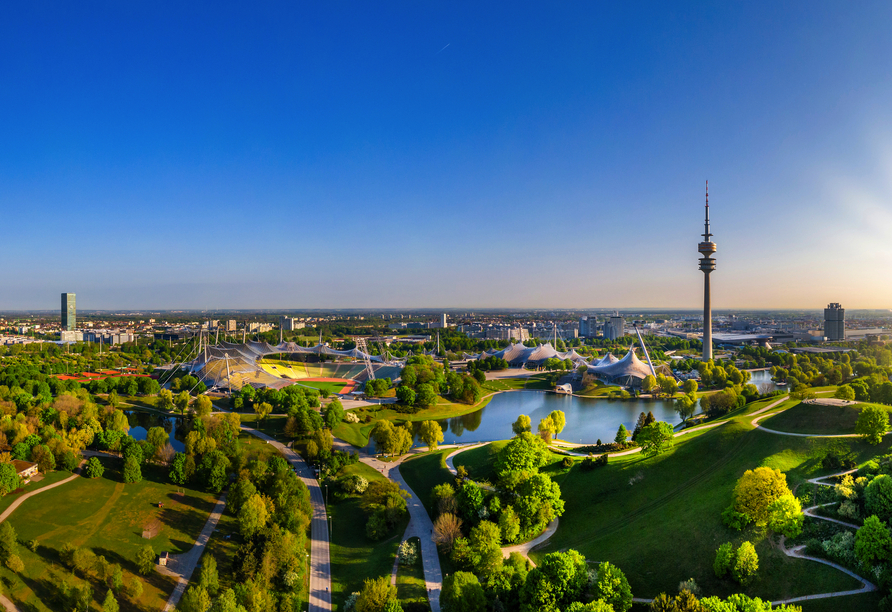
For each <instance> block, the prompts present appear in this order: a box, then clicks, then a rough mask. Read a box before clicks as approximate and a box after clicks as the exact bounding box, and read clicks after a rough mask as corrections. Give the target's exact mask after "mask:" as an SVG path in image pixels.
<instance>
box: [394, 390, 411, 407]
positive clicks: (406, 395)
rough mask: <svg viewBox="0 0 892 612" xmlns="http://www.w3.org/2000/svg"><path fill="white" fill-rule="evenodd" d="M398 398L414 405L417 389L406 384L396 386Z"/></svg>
mask: <svg viewBox="0 0 892 612" xmlns="http://www.w3.org/2000/svg"><path fill="white" fill-rule="evenodd" d="M396 399H397V400H398V401H399V403H401V404H405V405H406V406H413V405H414V404H415V390H414V389H412V388H411V387H407V386H405V385H400V386H399V387H397V388H396Z"/></svg>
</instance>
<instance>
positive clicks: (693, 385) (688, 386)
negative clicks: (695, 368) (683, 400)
mask: <svg viewBox="0 0 892 612" xmlns="http://www.w3.org/2000/svg"><path fill="white" fill-rule="evenodd" d="M697 387H698V385H697V381H696V380H694V379H693V378H689V379H687V380H686V381H684V385H683V389H684V393H685V395H693V394H695V393H697Z"/></svg>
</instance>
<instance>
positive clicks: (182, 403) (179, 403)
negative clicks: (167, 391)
mask: <svg viewBox="0 0 892 612" xmlns="http://www.w3.org/2000/svg"><path fill="white" fill-rule="evenodd" d="M189 399H190V396H189V392H188V391H180V392H179V393H177V395H176V397H174V398H173V403H174V406H176V407H177V409H178V410H179V411H180V412H181V413H182V414H186V408H188V407H189Z"/></svg>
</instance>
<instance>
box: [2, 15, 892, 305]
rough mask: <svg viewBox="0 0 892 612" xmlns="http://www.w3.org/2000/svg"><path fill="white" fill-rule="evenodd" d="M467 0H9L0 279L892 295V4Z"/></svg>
mask: <svg viewBox="0 0 892 612" xmlns="http://www.w3.org/2000/svg"><path fill="white" fill-rule="evenodd" d="M183 4H187V5H188V6H186V7H184V6H182V5H183ZM480 4H482V3H471V2H465V3H455V2H389V3H369V2H355V3H341V2H316V3H309V2H305V3H295V2H283V3H278V4H277V3H261V5H260V6H258V4H257V3H231V4H224V3H217V2H215V3H208V4H206V5H204V6H199V5H197V4H193V3H173V2H170V3H163V2H107V3H63V2H40V3H19V4H17V5H11V6H7V7H6V8H5V9H4V18H3V19H2V20H0V74H2V82H3V86H2V87H0V133H2V140H0V142H2V147H0V206H2V211H3V213H4V214H3V228H4V229H3V232H2V241H3V249H2V251H3V257H2V261H3V264H4V265H3V266H2V269H0V286H2V287H3V290H2V292H0V309H12V308H41V309H42V308H46V309H52V308H56V307H57V306H58V300H59V293H60V292H62V291H73V292H76V293H77V294H78V305H79V307H80V308H98V309H104V308H254V307H256V308H312V307H462V306H469V307H485V306H496V307H497V306H517V307H521V306H526V307H535V306H554V307H614V306H615V307H624V306H629V307H631V306H653V307H670V306H671V307H697V306H698V304H700V303H701V302H700V300H701V299H702V296H701V292H702V289H701V287H702V274H701V273H700V272H699V271H698V269H697V257H698V255H697V252H696V243H697V241H698V239H699V234H700V232H702V215H703V208H702V205H703V192H704V180H706V179H709V182H710V203H711V205H712V218H713V229H714V233H715V238H714V239H715V241H716V242H717V244H718V253H717V259H718V270H717V272H716V273H715V274H714V276H713V283H714V305H715V307H717V308H734V307H740V308H743V307H754V308H762V307H766V308H767V307H811V308H820V307H823V306H824V305H825V304H826V303H827V302H830V301H840V302H843V304H844V305H845V306H847V307H848V308H865V307H892V282H890V280H889V279H890V264H892V115H890V112H889V109H890V108H892V74H890V72H892V36H890V35H889V32H890V31H892V4H890V3H888V2H858V3H854V4H853V3H841V2H807V3H805V2H800V3H792V2H786V3H776V2H763V3H756V2H745V3H730V2H715V3H666V2H654V3H601V2H598V3H596V2H562V3H542V2H536V3H498V4H496V3H492V4H489V5H488V6H487V7H481V6H479V5H480Z"/></svg>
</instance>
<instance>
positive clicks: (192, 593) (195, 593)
mask: <svg viewBox="0 0 892 612" xmlns="http://www.w3.org/2000/svg"><path fill="white" fill-rule="evenodd" d="M210 607H211V596H210V595H208V592H207V591H205V590H204V589H203V588H202V587H200V586H191V587H189V590H187V591H186V592H185V593H184V594H183V598H182V599H180V605H178V606H177V612H207V611H208V610H209V609H210Z"/></svg>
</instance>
